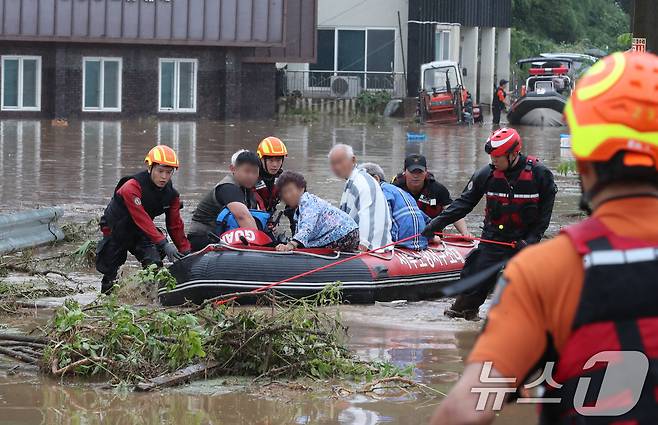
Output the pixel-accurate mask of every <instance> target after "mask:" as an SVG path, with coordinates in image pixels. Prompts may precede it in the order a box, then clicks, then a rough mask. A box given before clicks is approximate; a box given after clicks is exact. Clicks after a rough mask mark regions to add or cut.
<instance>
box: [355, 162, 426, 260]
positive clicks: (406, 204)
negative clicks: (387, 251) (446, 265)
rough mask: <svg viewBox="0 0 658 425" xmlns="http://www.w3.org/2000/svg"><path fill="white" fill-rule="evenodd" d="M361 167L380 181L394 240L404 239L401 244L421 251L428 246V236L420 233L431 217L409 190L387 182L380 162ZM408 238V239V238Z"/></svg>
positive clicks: (367, 163)
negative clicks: (420, 206)
mask: <svg viewBox="0 0 658 425" xmlns="http://www.w3.org/2000/svg"><path fill="white" fill-rule="evenodd" d="M360 168H362V169H364V170H366V172H367V173H368V174H370V175H371V176H372V177H373V178H374V179H375V180H376V181H377V183H379V185H380V187H381V188H382V192H384V196H385V197H386V202H387V203H388V208H389V212H390V214H391V220H392V226H391V238H392V239H393V242H397V241H400V240H402V241H404V242H401V243H400V246H403V247H405V248H409V249H413V250H416V251H420V250H422V249H426V248H427V242H428V240H427V238H426V237H424V236H421V235H420V232H421V231H422V230H423V229H424V228H425V224H426V223H428V222H429V221H430V218H429V217H428V216H427V215H425V214H424V213H423V212H422V211H421V210H420V208H418V205H417V204H416V200H415V199H414V198H413V196H411V194H409V192H407V191H405V190H402V189H400V188H399V187H397V186H394V185H392V184H390V183H387V182H386V175H385V174H384V170H383V169H382V167H380V166H379V165H378V164H375V163H373V162H366V163H365V164H361V165H360ZM414 235H416V237H413V236H414ZM408 238H412V239H408ZM407 239H408V240H407Z"/></svg>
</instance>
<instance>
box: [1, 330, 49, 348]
mask: <svg viewBox="0 0 658 425" xmlns="http://www.w3.org/2000/svg"><path fill="white" fill-rule="evenodd" d="M0 340H2V341H21V342H33V343H36V344H42V345H46V344H48V343H50V340H48V339H47V338H44V337H40V336H30V335H20V334H2V333H0Z"/></svg>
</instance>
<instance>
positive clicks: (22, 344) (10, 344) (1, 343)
mask: <svg viewBox="0 0 658 425" xmlns="http://www.w3.org/2000/svg"><path fill="white" fill-rule="evenodd" d="M0 347H9V348H11V347H31V348H37V349H40V350H43V349H44V348H45V345H43V344H38V343H36V342H24V341H0Z"/></svg>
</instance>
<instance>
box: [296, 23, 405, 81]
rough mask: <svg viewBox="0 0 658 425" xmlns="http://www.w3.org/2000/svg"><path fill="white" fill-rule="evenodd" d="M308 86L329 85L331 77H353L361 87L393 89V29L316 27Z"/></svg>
mask: <svg viewBox="0 0 658 425" xmlns="http://www.w3.org/2000/svg"><path fill="white" fill-rule="evenodd" d="M317 50H318V58H317V62H316V63H314V64H310V65H309V70H310V71H311V72H310V73H309V85H310V86H312V87H329V86H330V82H331V77H332V76H340V75H343V76H356V77H358V78H359V81H360V84H361V87H362V88H363V89H392V88H393V72H394V61H395V30H394V29H379V28H376V29H375V28H365V29H319V30H318V49H317Z"/></svg>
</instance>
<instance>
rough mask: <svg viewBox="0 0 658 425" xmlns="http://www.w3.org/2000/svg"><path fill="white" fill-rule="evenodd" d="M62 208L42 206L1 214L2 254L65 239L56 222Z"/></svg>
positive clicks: (0, 242)
mask: <svg viewBox="0 0 658 425" xmlns="http://www.w3.org/2000/svg"><path fill="white" fill-rule="evenodd" d="M63 214H64V210H62V209H61V208H41V209H36V210H29V211H22V212H19V213H15V214H0V254H5V253H8V252H14V251H19V250H21V249H25V248H32V247H35V246H39V245H43V244H47V243H50V242H55V241H60V240H62V239H64V233H62V230H61V229H60V228H59V227H57V225H56V224H55V222H56V221H57V219H58V218H60V217H61V216H62V215H63Z"/></svg>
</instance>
